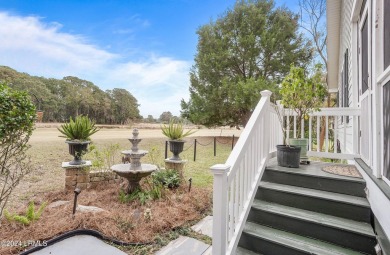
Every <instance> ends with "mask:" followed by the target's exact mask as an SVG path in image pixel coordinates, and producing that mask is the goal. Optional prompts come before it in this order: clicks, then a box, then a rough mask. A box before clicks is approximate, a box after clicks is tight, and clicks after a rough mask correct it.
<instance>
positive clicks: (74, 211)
mask: <svg viewBox="0 0 390 255" xmlns="http://www.w3.org/2000/svg"><path fill="white" fill-rule="evenodd" d="M80 193H81V189H80V188H76V189H75V190H74V202H73V215H74V214H75V213H76V207H77V196H78V195H79V194H80Z"/></svg>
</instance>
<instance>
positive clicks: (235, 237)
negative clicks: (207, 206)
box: [211, 90, 283, 255]
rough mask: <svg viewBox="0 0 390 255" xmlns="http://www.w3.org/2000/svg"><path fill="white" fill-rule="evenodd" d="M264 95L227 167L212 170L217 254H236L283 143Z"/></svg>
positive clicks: (267, 99) (279, 127)
mask: <svg viewBox="0 0 390 255" xmlns="http://www.w3.org/2000/svg"><path fill="white" fill-rule="evenodd" d="M271 94H272V93H271V92H270V91H267V90H266V91H262V92H261V96H262V97H261V99H260V101H259V103H258V105H257V106H256V108H255V110H254V111H253V113H252V116H251V118H250V119H249V121H248V123H247V125H246V127H245V129H244V130H243V132H242V134H241V135H240V138H239V140H238V141H237V143H236V145H235V147H234V149H233V151H232V152H231V154H230V156H229V157H228V159H227V161H226V163H225V164H218V165H214V166H212V167H211V171H212V172H213V174H214V183H213V254H214V255H221V254H235V250H236V248H237V244H238V241H239V238H240V236H241V233H242V229H243V227H244V224H245V221H246V219H247V217H248V213H249V209H250V206H251V204H252V202H253V199H254V197H255V194H256V191H257V186H258V184H259V182H260V178H261V176H262V173H263V171H264V169H265V166H266V164H267V162H268V159H269V157H270V154H271V153H275V151H276V147H275V146H276V144H280V143H281V142H282V140H283V133H282V129H281V126H280V123H278V121H279V120H278V117H277V115H276V112H275V110H274V108H273V107H271V106H270V97H271Z"/></svg>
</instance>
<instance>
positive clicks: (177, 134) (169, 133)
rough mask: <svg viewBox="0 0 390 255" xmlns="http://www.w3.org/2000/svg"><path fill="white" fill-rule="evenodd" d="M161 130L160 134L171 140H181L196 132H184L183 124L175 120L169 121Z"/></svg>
mask: <svg viewBox="0 0 390 255" xmlns="http://www.w3.org/2000/svg"><path fill="white" fill-rule="evenodd" d="M161 130H162V133H163V134H164V135H165V136H166V137H168V138H169V139H171V140H181V139H183V138H184V137H187V136H189V135H191V134H193V133H195V132H196V131H193V130H188V131H187V132H184V128H183V123H182V122H181V121H177V120H175V119H171V120H170V121H169V123H168V125H163V126H162V127H161Z"/></svg>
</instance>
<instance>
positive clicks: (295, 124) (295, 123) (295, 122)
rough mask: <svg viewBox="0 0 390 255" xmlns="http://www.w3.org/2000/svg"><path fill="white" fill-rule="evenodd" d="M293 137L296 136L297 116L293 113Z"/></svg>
mask: <svg viewBox="0 0 390 255" xmlns="http://www.w3.org/2000/svg"><path fill="white" fill-rule="evenodd" d="M294 138H297V116H295V115H294Z"/></svg>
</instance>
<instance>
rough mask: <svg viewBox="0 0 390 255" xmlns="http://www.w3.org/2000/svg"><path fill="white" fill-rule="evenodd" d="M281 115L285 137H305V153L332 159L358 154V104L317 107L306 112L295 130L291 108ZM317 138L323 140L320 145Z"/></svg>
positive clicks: (319, 140)
mask: <svg viewBox="0 0 390 255" xmlns="http://www.w3.org/2000/svg"><path fill="white" fill-rule="evenodd" d="M285 116H286V120H285V124H286V135H287V140H288V139H289V138H297V137H298V138H308V139H309V148H308V153H307V155H308V156H309V157H310V156H311V157H323V158H333V159H353V158H359V157H360V155H359V153H358V151H359V140H358V137H359V136H358V132H359V131H358V126H359V118H360V116H361V110H360V108H321V109H320V111H316V112H313V113H311V114H309V116H308V118H307V119H306V120H305V119H303V120H302V123H301V125H300V126H301V130H297V119H296V113H295V112H294V111H292V110H290V109H286V110H285ZM291 122H292V123H291ZM290 127H291V129H290ZM305 130H306V132H305ZM297 133H298V134H297ZM321 134H322V136H323V138H322V139H321ZM321 141H323V142H322V144H323V146H322V147H321V146H320V143H321Z"/></svg>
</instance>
